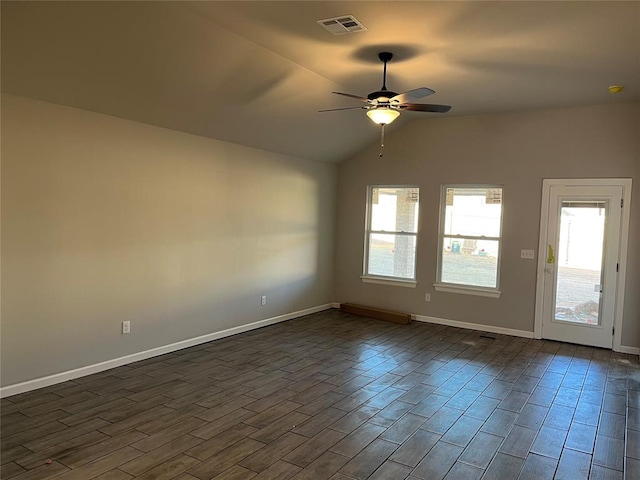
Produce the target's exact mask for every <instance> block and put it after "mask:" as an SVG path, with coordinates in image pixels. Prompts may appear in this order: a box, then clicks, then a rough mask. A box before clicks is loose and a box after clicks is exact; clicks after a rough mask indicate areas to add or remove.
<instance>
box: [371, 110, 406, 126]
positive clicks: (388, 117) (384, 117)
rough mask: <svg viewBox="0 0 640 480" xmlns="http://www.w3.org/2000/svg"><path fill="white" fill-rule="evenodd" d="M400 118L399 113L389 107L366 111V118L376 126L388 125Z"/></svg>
mask: <svg viewBox="0 0 640 480" xmlns="http://www.w3.org/2000/svg"><path fill="white" fill-rule="evenodd" d="M399 116H400V112H399V111H398V110H395V109H393V108H389V107H378V108H372V109H370V110H367V117H369V118H370V119H371V120H372V121H373V123H377V124H378V125H389V124H390V123H391V122H393V121H394V120H395V119H396V118H398V117H399Z"/></svg>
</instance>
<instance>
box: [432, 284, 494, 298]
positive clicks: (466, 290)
mask: <svg viewBox="0 0 640 480" xmlns="http://www.w3.org/2000/svg"><path fill="white" fill-rule="evenodd" d="M433 287H434V288H435V289H436V291H438V292H447V293H462V294H464V295H477V296H479V297H490V298H500V295H501V294H502V292H500V291H499V290H490V289H488V288H476V287H465V286H462V285H451V284H443V283H435V284H434V285H433Z"/></svg>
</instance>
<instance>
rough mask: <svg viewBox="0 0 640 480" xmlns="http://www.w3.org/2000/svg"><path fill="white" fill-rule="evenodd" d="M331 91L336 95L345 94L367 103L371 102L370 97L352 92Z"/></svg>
mask: <svg viewBox="0 0 640 480" xmlns="http://www.w3.org/2000/svg"><path fill="white" fill-rule="evenodd" d="M331 93H335V94H336V95H343V96H345V97H349V98H355V99H356V100H360V101H361V102H365V103H368V102H369V99H368V98H366V97H361V96H360V95H352V94H350V93H342V92H331Z"/></svg>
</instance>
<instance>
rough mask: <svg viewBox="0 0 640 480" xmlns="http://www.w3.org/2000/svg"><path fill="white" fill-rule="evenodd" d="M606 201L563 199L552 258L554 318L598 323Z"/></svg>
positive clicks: (592, 323) (588, 323) (591, 323)
mask: <svg viewBox="0 0 640 480" xmlns="http://www.w3.org/2000/svg"><path fill="white" fill-rule="evenodd" d="M605 214H606V203H605V202H602V201H575V200H572V201H565V202H562V205H561V207H560V236H559V243H558V252H557V256H556V257H557V258H556V264H557V267H558V268H557V278H556V303H555V306H556V308H555V319H556V321H563V322H575V323H580V324H587V325H600V318H599V316H600V315H599V314H600V299H601V297H602V295H601V291H602V286H601V282H602V280H601V279H602V254H603V251H604V226H605Z"/></svg>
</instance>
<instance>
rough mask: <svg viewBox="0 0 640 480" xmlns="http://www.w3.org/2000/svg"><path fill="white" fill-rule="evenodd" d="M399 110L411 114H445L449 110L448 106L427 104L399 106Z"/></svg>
mask: <svg viewBox="0 0 640 480" xmlns="http://www.w3.org/2000/svg"><path fill="white" fill-rule="evenodd" d="M398 108H400V109H401V110H410V111H412V112H435V113H447V112H448V111H449V110H451V106H450V105H433V104H429V103H404V104H402V105H399V106H398Z"/></svg>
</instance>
